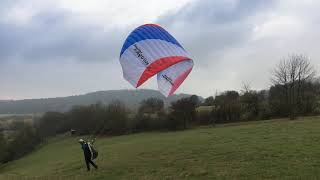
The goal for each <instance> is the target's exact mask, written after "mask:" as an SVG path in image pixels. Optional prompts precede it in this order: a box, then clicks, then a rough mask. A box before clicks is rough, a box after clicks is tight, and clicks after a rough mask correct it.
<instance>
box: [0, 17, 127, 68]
mask: <svg viewBox="0 0 320 180" xmlns="http://www.w3.org/2000/svg"><path fill="white" fill-rule="evenodd" d="M73 16H76V15H74V14H72V13H68V12H63V11H53V12H46V13H41V14H38V15H37V16H35V17H33V18H32V20H31V22H30V23H28V24H27V25H23V26H17V25H15V24H10V23H1V24H0V39H1V41H0V47H1V50H0V61H1V60H2V61H3V60H6V59H8V58H10V57H20V58H21V59H23V60H25V61H46V60H50V59H57V60H59V59H60V60H65V59H70V58H72V59H75V60H79V61H85V62H90V61H108V60H112V59H114V58H115V57H117V56H118V53H119V51H120V46H121V44H120V41H119V39H121V37H122V36H121V35H122V34H121V33H122V32H124V31H121V30H118V29H109V30H107V31H105V30H104V29H103V28H102V26H98V25H88V24H81V22H75V21H72V20H70V19H71V18H72V17H73Z"/></svg>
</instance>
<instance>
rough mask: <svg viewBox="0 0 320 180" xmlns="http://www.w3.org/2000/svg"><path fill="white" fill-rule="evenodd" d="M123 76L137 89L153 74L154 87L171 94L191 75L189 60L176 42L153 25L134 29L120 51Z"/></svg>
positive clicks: (166, 94) (168, 94)
mask: <svg viewBox="0 0 320 180" xmlns="http://www.w3.org/2000/svg"><path fill="white" fill-rule="evenodd" d="M120 63H121V66H122V70H123V77H124V78H125V79H126V80H127V81H128V82H129V83H130V84H132V85H133V86H134V87H136V88H137V87H139V86H140V85H142V84H143V83H144V82H145V81H147V80H148V79H149V78H151V77H152V76H154V75H156V74H157V79H158V88H159V90H160V92H161V93H162V94H164V95H165V96H166V97H168V96H170V95H172V94H173V93H174V92H175V90H177V88H178V87H179V86H180V85H181V84H182V82H183V81H184V80H185V79H186V78H187V76H188V74H189V73H190V72H191V70H192V67H193V61H192V59H190V58H189V57H188V54H187V52H186V51H185V50H184V48H183V47H182V46H181V45H180V44H179V42H178V41H177V40H176V39H175V38H174V37H173V36H171V35H170V34H169V33H168V32H167V31H166V30H164V29H163V28H162V27H160V26H159V25H156V24H145V25H142V26H139V27H138V28H136V29H135V30H134V31H133V32H131V33H130V35H129V36H128V37H127V39H126V40H125V42H124V44H123V47H122V49H121V52H120Z"/></svg>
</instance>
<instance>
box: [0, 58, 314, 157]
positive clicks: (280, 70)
mask: <svg viewBox="0 0 320 180" xmlns="http://www.w3.org/2000/svg"><path fill="white" fill-rule="evenodd" d="M271 81H272V86H271V87H270V88H269V89H266V90H260V91H256V90H251V88H250V86H249V85H248V84H244V86H243V88H242V90H241V91H240V92H237V91H226V92H223V93H220V94H216V95H215V96H210V97H208V98H206V99H204V101H203V102H201V101H200V100H199V97H198V96H197V95H192V96H190V97H184V98H181V99H179V100H177V101H174V102H172V103H171V104H170V106H169V108H165V106H164V101H163V100H162V99H159V98H148V99H145V100H143V101H142V102H141V103H140V106H139V108H138V110H137V111H135V112H133V111H130V110H129V109H128V108H127V107H126V105H125V104H124V103H122V102H120V101H114V102H112V103H110V104H103V103H96V104H92V105H87V106H74V107H73V108H72V109H71V110H69V111H67V112H63V113H62V112H47V113H45V114H44V115H43V116H42V117H41V118H38V119H36V120H35V121H34V124H33V126H30V125H22V126H21V125H20V126H16V129H17V133H16V134H15V135H14V136H13V137H12V138H11V140H9V141H8V140H6V138H3V135H2V136H1V135H0V154H1V155H2V156H0V162H7V161H10V160H13V159H16V158H19V157H21V156H22V155H24V154H26V153H28V152H29V151H31V150H33V149H34V148H35V146H36V145H37V144H39V143H41V142H43V141H44V140H45V139H46V138H48V137H51V136H55V135H57V134H61V133H66V132H70V130H71V129H72V130H74V131H75V132H76V134H77V135H88V134H92V135H122V134H129V133H137V132H145V131H171V130H184V129H187V128H191V127H195V126H200V125H214V124H216V123H229V122H239V121H253V120H261V119H270V118H285V117H288V118H290V119H295V118H296V117H297V116H307V115H319V114H320V79H319V78H317V73H316V70H315V68H314V67H313V66H312V65H311V63H310V61H309V59H308V58H307V57H306V56H302V55H290V56H288V57H287V58H284V59H283V60H281V61H280V63H279V65H278V66H276V67H275V68H274V71H273V73H272V78H271ZM1 151H2V152H5V153H2V152H1Z"/></svg>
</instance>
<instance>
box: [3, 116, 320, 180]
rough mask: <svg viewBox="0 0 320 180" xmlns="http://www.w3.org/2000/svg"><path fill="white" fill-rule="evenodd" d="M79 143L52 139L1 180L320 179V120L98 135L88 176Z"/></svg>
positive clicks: (8, 167) (14, 165)
mask: <svg viewBox="0 0 320 180" xmlns="http://www.w3.org/2000/svg"><path fill="white" fill-rule="evenodd" d="M78 138H79V137H63V136H61V137H56V138H54V139H51V140H50V141H49V142H48V144H47V145H43V146H42V147H40V148H39V149H38V150H37V151H35V152H33V153H31V154H29V155H28V156H26V157H24V158H22V159H20V160H17V161H14V162H11V163H9V164H6V165H4V166H2V167H0V174H1V175H0V179H1V178H2V179H5V178H10V179H19V177H29V178H30V179H34V178H36V177H37V178H39V179H42V178H43V179H148V180H149V179H320V117H308V118H304V119H298V120H295V121H289V120H271V121H258V122H250V123H237V124H227V125H218V126H215V127H203V128H197V129H192V130H188V131H180V132H168V133H141V134H135V135H126V136H118V137H112V138H98V140H97V142H96V147H97V149H98V150H99V153H100V154H99V157H98V159H97V161H96V162H97V164H98V165H99V170H97V171H95V170H93V171H91V172H89V173H87V172H86V169H85V165H84V162H83V157H82V156H83V154H82V151H81V149H80V146H79V144H78V143H77V139H78Z"/></svg>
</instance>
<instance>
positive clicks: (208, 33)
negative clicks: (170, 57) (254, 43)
mask: <svg viewBox="0 0 320 180" xmlns="http://www.w3.org/2000/svg"><path fill="white" fill-rule="evenodd" d="M230 2H231V1H230ZM230 2H228V1H211V0H201V1H196V2H193V3H189V4H187V5H186V6H185V7H184V8H182V9H180V10H179V11H177V12H173V13H170V14H168V15H166V16H163V17H160V18H159V20H158V22H159V23H160V24H162V25H164V26H166V27H168V28H169V29H170V30H172V32H173V33H174V34H179V36H178V38H179V40H180V41H181V42H182V43H183V44H184V45H185V46H186V49H189V50H190V52H191V54H193V55H194V56H195V57H197V58H198V59H200V61H199V63H198V64H199V65H200V66H203V67H204V66H207V65H208V63H210V61H219V59H220V57H221V56H222V55H223V53H224V51H225V50H226V49H228V48H233V47H235V46H238V45H240V44H241V43H243V42H246V41H248V39H249V38H250V36H251V35H252V33H253V25H252V23H250V22H249V20H248V19H249V18H250V17H251V16H253V15H255V14H257V13H259V12H263V11H265V10H266V9H269V8H270V7H272V5H273V1H268V2H266V1H264V0H257V1H250V0H239V1H236V3H235V4H233V3H230ZM212 58H215V59H214V60H212Z"/></svg>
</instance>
